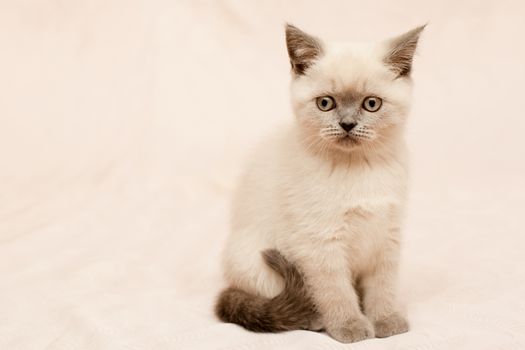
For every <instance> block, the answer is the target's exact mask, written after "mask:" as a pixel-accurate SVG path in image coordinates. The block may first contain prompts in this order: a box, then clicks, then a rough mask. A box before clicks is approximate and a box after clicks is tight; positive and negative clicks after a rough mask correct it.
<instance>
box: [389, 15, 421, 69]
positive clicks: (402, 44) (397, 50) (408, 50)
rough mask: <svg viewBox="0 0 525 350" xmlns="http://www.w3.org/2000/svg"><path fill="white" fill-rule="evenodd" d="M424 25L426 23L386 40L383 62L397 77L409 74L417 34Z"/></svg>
mask: <svg viewBox="0 0 525 350" xmlns="http://www.w3.org/2000/svg"><path fill="white" fill-rule="evenodd" d="M425 27H426V24H425V25H423V26H421V27H417V28H414V29H412V30H411V31H408V32H406V33H404V34H402V35H400V36H398V37H395V38H393V39H390V40H388V41H387V43H386V44H387V53H386V55H385V57H384V62H385V64H386V65H388V66H389V67H390V68H391V69H392V70H393V71H394V72H395V73H397V74H398V76H399V77H404V76H408V75H410V71H411V70H412V59H413V57H414V53H415V51H416V47H417V42H418V40H419V35H420V34H421V32H422V31H423V29H425Z"/></svg>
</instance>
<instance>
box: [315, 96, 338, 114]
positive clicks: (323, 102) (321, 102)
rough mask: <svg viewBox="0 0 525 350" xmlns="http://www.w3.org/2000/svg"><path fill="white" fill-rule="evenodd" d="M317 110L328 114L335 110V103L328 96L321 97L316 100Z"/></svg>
mask: <svg viewBox="0 0 525 350" xmlns="http://www.w3.org/2000/svg"><path fill="white" fill-rule="evenodd" d="M317 108H319V109H320V110H322V111H323V112H328V111H329V110H331V109H334V108H335V101H334V99H333V98H332V97H330V96H321V97H318V98H317Z"/></svg>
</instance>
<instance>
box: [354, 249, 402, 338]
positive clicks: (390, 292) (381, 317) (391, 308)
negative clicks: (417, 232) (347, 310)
mask: <svg viewBox="0 0 525 350" xmlns="http://www.w3.org/2000/svg"><path fill="white" fill-rule="evenodd" d="M397 265H398V249H397V247H395V248H394V247H391V249H388V250H384V251H383V252H382V253H381V254H380V256H379V257H378V260H377V265H376V266H375V269H374V270H373V271H372V272H371V273H370V274H368V275H365V276H363V277H362V279H361V281H360V287H361V289H362V292H363V296H362V304H363V311H364V313H365V315H366V316H367V317H368V319H369V320H370V321H371V322H372V324H373V325H374V330H375V335H376V337H378V338H384V337H389V336H391V335H395V334H400V333H405V332H407V331H408V328H409V327H408V322H407V321H406V319H405V318H404V317H403V316H402V315H401V314H400V312H399V309H398V307H397V301H396V280H397Z"/></svg>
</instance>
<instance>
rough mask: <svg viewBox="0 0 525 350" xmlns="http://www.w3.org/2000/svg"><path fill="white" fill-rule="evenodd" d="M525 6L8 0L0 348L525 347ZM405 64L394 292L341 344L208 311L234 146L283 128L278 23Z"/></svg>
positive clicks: (284, 90) (0, 23)
mask: <svg viewBox="0 0 525 350" xmlns="http://www.w3.org/2000/svg"><path fill="white" fill-rule="evenodd" d="M524 17H525V3H524V2H523V1H518V0H516V1H514V2H512V1H505V0H500V1H462V2H458V1H435V2H433V3H427V2H421V1H416V0H403V1H396V2H392V1H386V0H385V1H380V2H376V1H373V2H365V1H359V2H353V1H340V2H333V1H322V2H321V1H311V2H303V1H286V2H282V1H277V0H272V1H257V2H256V1H252V2H248V1H241V0H223V1H210V2H205V1H182V0H180V1H177V0H175V1H174V0H165V1H156V0H155V1H154V0H151V1H144V2H139V1H124V0H114V1H107V0H93V1H80V0H70V1H44V2H42V1H32V0H29V1H8V0H4V1H1V2H0V119H1V120H0V196H1V197H0V198H1V200H0V276H1V277H0V349H9V350H21V349H27V350H35V349H49V350H58V349H65V350H76V349H111V350H118V349H128V350H129V349H137V350H138V349H140V350H145V349H155V350H163V349H177V350H180V349H192V350H198V349H301V350H304V349H343V348H352V349H367V350H368V349H404V350H407V349H413V350H415V349H448V350H450V349H477V350H480V349H491V350H492V349H506V350H507V349H518V348H519V349H523V348H525V316H524V315H525V301H524V299H525V298H524V296H525V254H524V253H523V252H524V248H525V235H524V224H523V222H524V221H523V220H524V218H523V215H524V211H525V186H524V185H525V141H524V134H525V118H524V113H523V110H524V107H523V105H522V101H523V96H522V94H523V86H525V65H524V64H523V62H525V42H524V41H523V39H522V36H523V34H524V33H525V22H524V21H523V18H524ZM285 21H290V22H292V23H294V24H295V25H297V26H299V27H301V28H302V29H304V30H306V31H309V32H311V33H313V34H315V35H318V36H320V37H325V38H333V39H336V40H375V39H381V38H385V37H387V36H391V35H394V34H397V33H401V32H403V31H405V30H408V29H411V28H412V27H415V26H416V25H420V24H422V23H425V22H427V21H428V22H429V25H428V27H427V28H426V30H425V32H424V33H423V35H422V38H421V45H420V48H419V54H418V55H417V57H416V59H415V67H414V73H413V74H414V81H415V93H414V105H413V109H412V113H411V117H410V122H409V126H408V129H407V138H408V142H409V145H410V148H411V150H412V152H411V153H412V156H411V178H412V181H411V191H410V204H409V207H408V211H407V218H406V225H405V228H404V246H403V259H402V266H401V280H400V298H401V300H402V303H403V305H404V306H405V308H406V312H407V314H408V319H409V320H410V323H411V331H410V332H409V333H406V334H403V335H399V336H395V337H391V338H387V339H372V340H366V341H363V342H360V343H356V344H352V345H343V344H339V343H338V342H336V341H334V340H332V339H331V338H329V337H328V336H327V335H326V334H322V333H313V332H306V331H296V332H289V333H283V334H254V333H249V332H247V331H244V330H243V329H241V328H240V327H237V326H235V325H231V324H222V323H219V322H218V321H217V320H216V319H215V318H214V316H213V313H212V306H213V300H214V298H215V296H216V294H217V292H218V290H219V289H220V288H221V287H222V286H223V282H222V278H221V274H220V266H219V258H220V252H221V249H222V246H223V244H224V240H225V237H226V235H227V233H228V210H229V209H228V208H229V201H230V199H231V194H232V190H233V188H234V184H235V179H236V177H237V176H238V173H239V171H240V169H241V168H242V164H243V161H244V159H246V157H247V155H248V154H249V150H250V148H251V147H252V146H253V145H254V144H255V143H256V142H257V140H259V139H260V138H261V137H263V135H265V134H266V133H268V132H270V131H271V130H273V129H275V128H278V126H279V125H280V124H281V123H284V122H288V121H290V120H292V116H291V109H290V106H289V95H288V84H289V63H288V58H287V54H286V49H285V44H284V33H283V32H284V29H283V23H284V22H285Z"/></svg>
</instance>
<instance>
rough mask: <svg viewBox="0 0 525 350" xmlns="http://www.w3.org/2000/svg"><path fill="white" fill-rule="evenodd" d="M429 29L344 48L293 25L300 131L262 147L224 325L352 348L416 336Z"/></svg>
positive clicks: (238, 211)
mask: <svg viewBox="0 0 525 350" xmlns="http://www.w3.org/2000/svg"><path fill="white" fill-rule="evenodd" d="M422 30H423V27H419V28H416V29H414V30H411V31H409V32H407V33H405V34H403V35H401V36H399V37H396V38H394V39H390V40H387V41H385V42H381V43H373V44H359V45H356V44H354V45H349V44H343V45H341V44H332V43H325V42H323V41H321V40H319V39H317V38H315V37H313V36H310V35H308V34H306V33H304V32H302V31H301V30H299V29H298V28H296V27H294V26H291V25H287V26H286V43H287V46H288V54H289V56H290V61H291V64H292V75H293V79H292V84H291V93H292V94H291V95H292V104H293V110H294V113H295V116H296V119H297V123H296V125H294V126H293V127H290V128H289V129H286V130H284V131H282V132H281V133H279V134H277V135H275V137H274V138H271V139H269V140H267V142H266V143H265V144H263V145H262V147H261V148H260V149H259V151H258V153H256V154H255V155H254V156H253V157H252V158H251V159H252V162H251V165H250V166H249V168H248V170H247V172H246V173H245V175H244V177H243V179H242V182H241V184H240V187H239V189H238V192H237V195H236V198H235V201H234V207H233V219H232V232H231V235H230V237H229V240H228V244H227V247H226V250H225V256H224V265H225V266H224V267H225V276H226V279H227V281H228V282H229V284H230V286H231V287H230V288H228V289H226V290H225V291H223V292H222V293H221V295H220V296H219V299H218V302H217V305H216V313H217V315H218V316H219V318H220V319H222V320H223V321H226V322H233V323H237V324H240V325H242V326H244V327H245V328H247V329H250V330H253V331H270V332H272V331H282V330H291V329H311V330H320V329H326V331H327V332H328V333H329V334H330V335H331V336H332V337H333V338H335V339H337V340H339V341H341V342H345V343H347V342H355V341H359V340H362V339H366V338H371V337H374V336H376V337H388V336H390V335H394V334H398V333H403V332H406V331H408V323H407V321H406V320H405V319H404V318H403V316H402V315H401V314H400V312H399V309H398V307H397V305H396V300H395V291H396V272H397V271H396V270H397V266H398V257H399V248H400V247H399V245H400V225H401V216H402V212H403V206H404V203H405V192H406V182H407V160H406V152H405V145H404V142H403V129H404V124H405V119H406V117H407V113H408V110H409V102H410V95H411V86H412V83H411V79H410V71H411V66H412V57H413V55H414V51H415V49H416V45H417V42H418V38H419V35H420V33H421V31H422ZM261 252H263V253H262V255H261ZM285 257H286V258H285Z"/></svg>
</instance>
